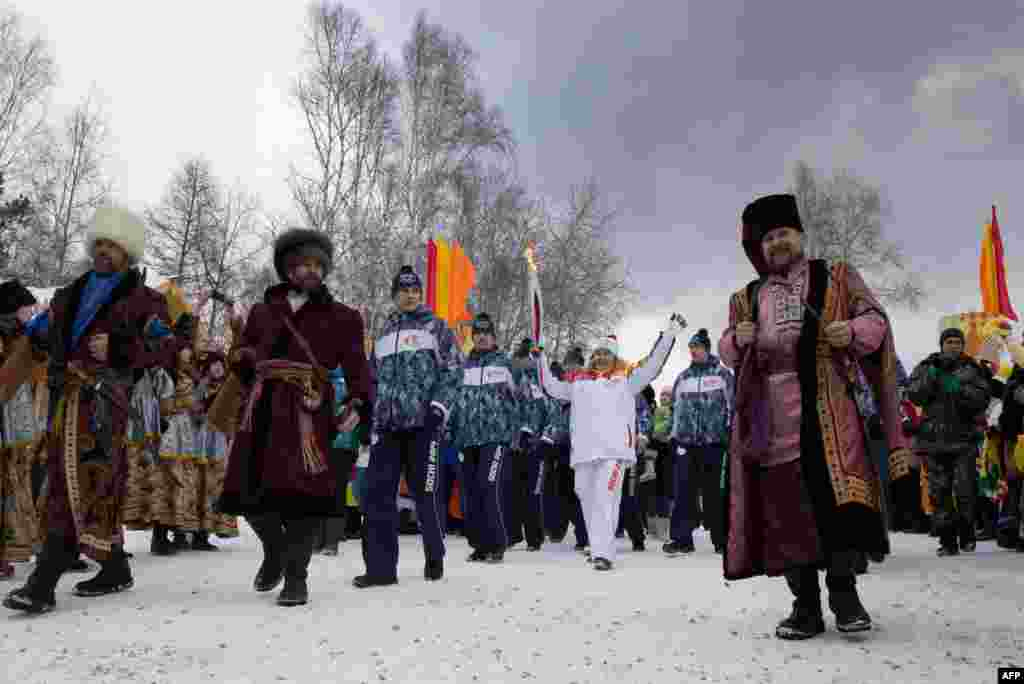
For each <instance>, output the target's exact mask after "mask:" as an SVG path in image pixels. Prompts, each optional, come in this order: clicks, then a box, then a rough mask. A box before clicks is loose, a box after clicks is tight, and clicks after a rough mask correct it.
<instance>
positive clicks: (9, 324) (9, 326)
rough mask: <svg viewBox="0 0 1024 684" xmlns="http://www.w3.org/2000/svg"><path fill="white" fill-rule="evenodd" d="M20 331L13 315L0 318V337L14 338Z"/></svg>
mask: <svg viewBox="0 0 1024 684" xmlns="http://www.w3.org/2000/svg"><path fill="white" fill-rule="evenodd" d="M20 330H21V322H20V321H19V320H18V317H17V316H16V315H14V314H10V315H5V316H0V336H3V337H14V336H15V335H17V334H18V332H19V331H20Z"/></svg>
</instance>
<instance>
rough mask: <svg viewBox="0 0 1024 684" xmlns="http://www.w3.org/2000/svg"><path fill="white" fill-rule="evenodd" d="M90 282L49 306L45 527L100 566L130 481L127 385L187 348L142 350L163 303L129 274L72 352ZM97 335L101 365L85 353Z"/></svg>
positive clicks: (173, 344) (177, 342)
mask: <svg viewBox="0 0 1024 684" xmlns="http://www.w3.org/2000/svg"><path fill="white" fill-rule="evenodd" d="M88 280H89V274H88V273H87V274H85V275H84V276H82V277H80V278H78V279H77V280H75V281H74V282H73V283H71V284H70V285H68V286H67V287H65V288H61V289H60V290H58V291H57V292H56V294H54V297H53V300H52V302H51V303H50V326H49V335H48V338H47V344H46V346H47V351H48V352H49V355H50V362H49V368H48V379H47V381H48V384H49V388H50V411H49V416H50V421H51V427H50V432H49V435H48V440H49V443H48V463H47V468H48V470H47V528H48V530H49V532H50V533H51V534H54V533H55V534H61V535H63V536H64V537H65V538H67V539H71V538H77V540H78V543H79V546H80V547H81V549H82V551H83V552H85V553H86V554H87V555H89V556H90V557H92V558H94V559H97V560H103V559H105V558H108V557H109V555H110V552H111V545H112V544H115V543H120V542H121V541H122V539H121V506H122V502H123V500H124V497H125V494H126V486H127V477H128V469H127V457H126V451H125V429H126V426H127V418H128V414H127V407H128V406H129V397H130V396H131V391H132V386H133V385H134V383H135V381H136V379H137V377H138V375H139V373H141V371H142V370H144V369H145V368H150V367H154V366H162V367H165V368H173V367H174V365H175V363H176V360H177V356H178V352H179V351H180V350H181V349H182V348H183V347H184V346H186V344H187V342H186V341H185V340H183V339H179V338H176V337H173V336H172V337H170V338H168V339H167V340H165V341H164V342H163V343H161V344H159V345H156V346H154V347H147V345H146V344H145V343H144V339H143V331H144V329H145V326H146V324H147V323H148V322H149V320H150V319H151V318H153V317H157V318H160V319H161V320H163V321H164V323H165V324H169V323H170V320H169V317H168V315H167V303H166V300H165V299H164V298H163V297H162V296H161V295H160V294H159V293H158V292H155V291H154V290H152V289H150V288H148V287H146V286H145V284H144V283H143V278H142V275H141V274H140V273H139V272H138V271H137V270H134V269H132V270H130V271H128V272H127V273H125V275H124V277H123V279H122V281H121V282H120V283H119V284H118V285H117V286H116V287H115V288H114V290H113V291H112V293H111V295H110V298H109V300H108V301H107V302H106V303H105V304H103V305H102V306H101V307H100V308H99V310H98V311H97V313H96V315H95V317H94V318H93V320H92V322H91V323H90V324H89V326H88V327H87V328H86V329H85V332H84V333H83V334H82V336H81V338H80V339H79V341H78V344H77V346H75V347H74V348H72V346H71V339H72V326H73V324H74V320H75V316H76V315H77V313H78V309H79V307H80V306H81V303H82V295H83V291H84V288H85V285H86V283H87V282H88ZM98 334H107V335H109V336H110V339H109V346H108V349H109V352H108V361H107V362H106V363H99V362H97V361H96V360H95V359H94V358H93V357H92V354H91V353H90V351H89V345H88V340H89V338H90V337H92V336H93V335H98ZM73 368H78V369H80V370H82V371H84V373H85V374H86V376H87V377H88V378H90V379H91V382H83V380H82V378H80V377H79V376H78V375H77V374H76V372H75V371H74V370H73ZM95 380H102V383H103V390H102V392H99V393H98V392H96V391H94V390H93V389H91V388H90V387H89V386H88V385H90V384H93V383H94V382H95ZM104 394H109V395H111V396H112V397H113V400H112V401H111V400H109V399H107V398H105V397H104ZM97 426H109V433H108V432H107V430H106V429H103V428H101V430H100V434H96V432H97V431H96V427H97Z"/></svg>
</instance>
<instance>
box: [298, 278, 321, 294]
mask: <svg viewBox="0 0 1024 684" xmlns="http://www.w3.org/2000/svg"><path fill="white" fill-rule="evenodd" d="M322 284H323V279H322V278H320V276H317V275H312V274H310V275H306V276H301V277H296V278H294V279H292V285H293V286H294V287H296V288H298V289H300V290H302V291H303V292H305V293H306V294H310V293H313V292H316V291H317V290H319V289H320V286H321V285H322Z"/></svg>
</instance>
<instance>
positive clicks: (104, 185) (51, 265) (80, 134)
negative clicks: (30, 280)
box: [32, 99, 110, 285]
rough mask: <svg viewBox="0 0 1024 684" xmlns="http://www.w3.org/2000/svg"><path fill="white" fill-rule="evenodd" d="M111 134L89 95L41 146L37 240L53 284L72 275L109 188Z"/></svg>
mask: <svg viewBox="0 0 1024 684" xmlns="http://www.w3.org/2000/svg"><path fill="white" fill-rule="evenodd" d="M106 137H107V126H106V122H105V120H104V119H103V117H102V116H101V114H100V113H99V112H98V111H97V110H96V109H95V107H94V106H93V104H92V102H91V100H89V99H86V100H85V101H84V102H82V103H81V104H80V105H78V106H77V107H75V109H74V110H72V112H71V113H70V114H69V115H68V116H67V118H66V119H65V121H64V125H63V128H62V129H61V130H60V131H58V132H55V133H54V134H52V135H49V136H47V137H46V139H45V141H44V142H43V143H42V144H41V145H40V146H38V148H37V154H36V163H35V167H36V168H35V172H34V173H33V177H32V194H33V196H34V197H35V204H36V219H37V227H38V229H39V232H38V235H39V237H40V240H39V242H38V243H37V244H38V245H39V247H40V248H41V249H40V252H41V253H40V267H41V268H42V269H43V271H44V272H45V273H46V274H47V275H46V279H47V280H48V281H49V282H50V283H51V284H55V285H63V284H65V283H67V282H68V280H70V279H71V278H72V277H73V271H74V267H73V265H74V261H75V259H76V258H77V257H78V256H80V254H79V253H78V249H77V248H78V245H79V244H80V243H81V239H82V235H83V232H84V223H85V221H86V220H87V218H88V214H90V213H91V212H93V211H94V210H95V209H96V208H97V207H99V206H100V205H101V204H103V203H104V202H105V201H106V200H107V197H108V196H109V194H110V184H109V183H108V182H107V181H106V179H105V178H104V176H103V170H102V163H103V160H104V154H103V146H104V143H105V141H106Z"/></svg>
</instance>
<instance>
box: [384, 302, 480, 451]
mask: <svg viewBox="0 0 1024 684" xmlns="http://www.w3.org/2000/svg"><path fill="white" fill-rule="evenodd" d="M370 366H371V367H372V370H373V372H374V376H375V377H376V380H377V396H376V400H375V401H374V406H373V429H374V432H392V431H398V430H413V429H418V428H421V427H423V425H424V421H425V419H426V416H427V412H428V411H429V410H430V407H431V406H435V407H437V408H439V409H440V410H441V412H442V413H444V414H445V416H447V415H448V412H449V409H450V406H451V403H452V400H453V399H454V396H455V392H456V390H457V389H458V387H459V383H460V381H461V379H462V352H461V351H459V347H458V344H457V342H456V340H455V335H454V333H452V331H451V329H450V328H449V327H448V324H447V323H445V322H444V320H443V319H440V318H438V317H437V316H435V315H434V314H433V313H432V312H431V311H430V310H429V309H427V308H426V307H424V306H420V307H419V308H417V309H416V310H415V311H413V312H411V313H401V312H398V311H396V312H394V313H392V314H391V315H390V316H389V317H388V320H387V322H386V323H385V324H384V330H383V331H382V332H381V336H380V337H379V338H378V339H377V341H376V343H375V344H374V347H373V354H372V355H371V356H370Z"/></svg>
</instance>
